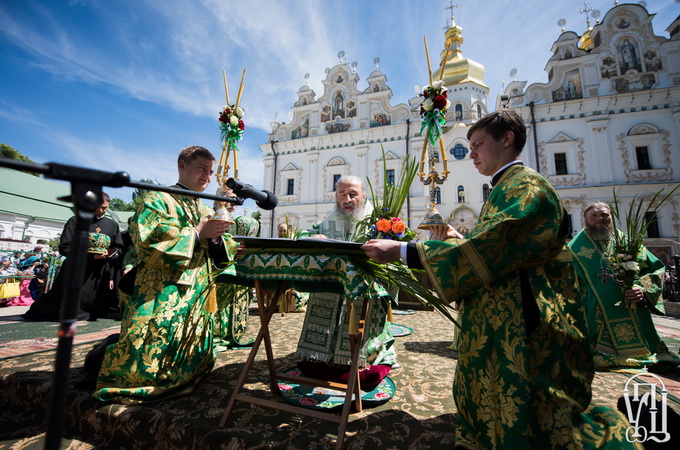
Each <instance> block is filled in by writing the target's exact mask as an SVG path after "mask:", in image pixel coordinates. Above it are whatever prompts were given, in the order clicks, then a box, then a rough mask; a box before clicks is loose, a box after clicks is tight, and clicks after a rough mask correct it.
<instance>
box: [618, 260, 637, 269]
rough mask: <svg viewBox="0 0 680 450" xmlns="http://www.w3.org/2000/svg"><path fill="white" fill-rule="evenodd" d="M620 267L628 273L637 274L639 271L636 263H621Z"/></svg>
mask: <svg viewBox="0 0 680 450" xmlns="http://www.w3.org/2000/svg"><path fill="white" fill-rule="evenodd" d="M621 267H622V268H624V269H625V270H627V271H629V272H638V271H639V270H640V265H639V264H638V263H637V262H636V261H626V262H624V263H621Z"/></svg>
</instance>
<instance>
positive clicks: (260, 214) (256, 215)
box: [250, 211, 262, 222]
mask: <svg viewBox="0 0 680 450" xmlns="http://www.w3.org/2000/svg"><path fill="white" fill-rule="evenodd" d="M250 217H252V218H253V219H255V220H257V221H258V222H259V221H260V218H261V217H262V212H261V211H255V212H254V213H252V214H251V215H250Z"/></svg>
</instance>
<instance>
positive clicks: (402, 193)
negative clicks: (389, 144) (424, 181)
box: [352, 147, 418, 242]
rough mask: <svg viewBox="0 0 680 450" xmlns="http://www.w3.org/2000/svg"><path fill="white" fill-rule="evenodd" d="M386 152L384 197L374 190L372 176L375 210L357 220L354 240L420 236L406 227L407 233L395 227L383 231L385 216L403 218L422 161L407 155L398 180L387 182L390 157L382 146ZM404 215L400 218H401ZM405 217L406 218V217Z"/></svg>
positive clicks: (386, 217) (369, 184)
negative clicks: (381, 229) (405, 203)
mask: <svg viewBox="0 0 680 450" xmlns="http://www.w3.org/2000/svg"><path fill="white" fill-rule="evenodd" d="M382 154H383V182H384V185H383V190H382V191H383V194H382V198H379V197H378V196H377V195H376V192H375V191H374V190H373V185H372V184H371V180H368V179H367V180H366V181H367V182H368V188H369V190H370V193H371V202H372V203H373V213H372V214H371V215H370V216H368V217H366V218H365V219H363V220H360V221H358V222H357V225H356V227H355V228H354V234H353V236H352V240H353V241H355V242H366V241H368V240H369V239H394V240H399V241H406V242H407V241H411V240H413V238H414V237H415V236H416V233H415V231H413V230H411V229H410V228H408V227H407V228H406V229H405V230H404V232H403V233H399V234H397V233H395V232H394V231H386V232H383V231H380V230H379V229H378V227H377V225H378V222H379V221H380V220H381V219H385V220H387V221H390V222H392V221H393V219H400V218H399V215H400V214H401V210H402V208H403V207H404V202H405V201H406V198H407V197H408V191H409V189H410V188H411V184H413V180H414V179H415V176H416V174H417V173H418V161H416V160H415V158H413V157H412V156H411V155H406V158H404V162H403V164H402V165H401V170H400V172H399V177H398V178H397V179H396V180H395V183H394V184H389V183H388V182H387V161H386V159H385V148H384V147H383V148H382ZM401 220H403V219H400V220H399V221H401ZM404 221H405V220H404Z"/></svg>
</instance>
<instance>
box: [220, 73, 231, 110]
mask: <svg viewBox="0 0 680 450" xmlns="http://www.w3.org/2000/svg"><path fill="white" fill-rule="evenodd" d="M222 78H224V95H225V96H226V97H227V106H229V88H228V87H227V74H226V73H225V72H224V70H223V71H222Z"/></svg>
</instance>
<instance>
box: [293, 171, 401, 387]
mask: <svg viewBox="0 0 680 450" xmlns="http://www.w3.org/2000/svg"><path fill="white" fill-rule="evenodd" d="M335 194H336V204H335V209H334V210H333V212H331V214H330V215H329V216H328V217H327V218H326V219H324V220H323V221H321V222H319V223H317V224H315V225H314V226H313V229H314V231H312V233H317V234H315V235H314V236H313V237H325V238H329V239H341V240H348V239H350V238H351V237H352V235H353V233H354V228H355V226H356V223H357V221H358V220H361V219H363V218H364V217H365V216H368V215H370V214H371V212H372V210H373V206H372V205H371V202H369V201H368V199H367V197H366V192H365V190H364V186H363V183H362V181H361V179H360V178H358V177H354V176H346V177H343V178H341V179H340V180H338V182H337V184H336V192H335ZM353 301H354V305H355V309H356V310H357V311H360V310H361V307H362V302H363V301H364V299H355V300H353ZM389 307H390V304H389V299H388V298H382V299H380V300H373V301H370V302H369V306H368V311H367V316H366V330H365V333H364V342H363V344H362V347H361V351H360V354H359V367H361V368H362V370H361V372H360V381H361V384H362V388H364V387H367V388H368V387H370V386H375V385H377V384H378V383H379V382H380V381H381V380H382V379H383V378H384V377H385V376H386V375H387V374H388V373H389V372H390V370H391V368H392V366H394V365H395V364H396V362H397V361H396V351H395V347H394V337H393V336H392V334H391V333H390V331H389V326H388V325H389V322H388V321H387V317H388V311H389ZM348 321H349V319H348V317H347V309H346V308H345V307H344V297H343V296H342V295H340V294H333V293H311V294H310V295H309V300H308V303H307V307H306V311H305V320H304V323H303V328H302V333H301V335H300V341H299V343H298V349H297V353H298V355H299V356H300V357H301V358H302V361H300V362H299V363H298V368H299V369H300V370H301V371H302V372H304V373H305V374H306V375H308V376H311V377H314V378H322V379H330V380H331V381H333V380H343V381H344V380H345V379H346V376H347V374H348V373H349V365H350V364H351V363H352V360H351V355H350V345H349V335H348V326H349V324H348ZM319 330H324V331H323V332H322V333H319ZM321 337H323V339H321Z"/></svg>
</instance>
